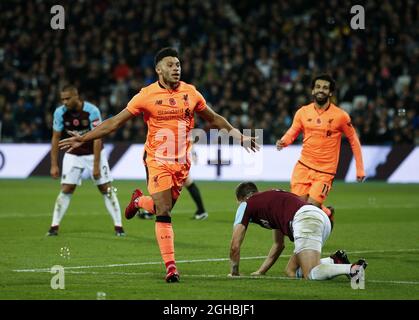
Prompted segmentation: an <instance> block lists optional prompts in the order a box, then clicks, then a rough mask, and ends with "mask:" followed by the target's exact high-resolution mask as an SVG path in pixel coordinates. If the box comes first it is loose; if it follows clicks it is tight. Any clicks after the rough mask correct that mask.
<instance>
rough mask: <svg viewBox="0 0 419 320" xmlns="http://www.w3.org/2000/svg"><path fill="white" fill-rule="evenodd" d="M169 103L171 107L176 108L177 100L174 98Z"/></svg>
mask: <svg viewBox="0 0 419 320" xmlns="http://www.w3.org/2000/svg"><path fill="white" fill-rule="evenodd" d="M169 103H170V105H171V106H175V105H176V100H175V99H173V98H170V99H169Z"/></svg>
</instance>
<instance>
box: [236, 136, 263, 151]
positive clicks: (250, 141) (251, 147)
mask: <svg viewBox="0 0 419 320" xmlns="http://www.w3.org/2000/svg"><path fill="white" fill-rule="evenodd" d="M257 138H258V137H250V136H244V135H242V136H241V141H240V144H241V146H242V147H243V148H245V149H246V151H247V152H249V153H250V151H253V152H256V151H259V150H260V145H258V144H257V143H256V139H257Z"/></svg>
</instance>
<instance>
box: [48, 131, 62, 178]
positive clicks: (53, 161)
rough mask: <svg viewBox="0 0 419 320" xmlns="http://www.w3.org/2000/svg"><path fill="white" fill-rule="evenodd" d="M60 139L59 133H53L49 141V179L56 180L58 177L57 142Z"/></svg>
mask: <svg viewBox="0 0 419 320" xmlns="http://www.w3.org/2000/svg"><path fill="white" fill-rule="evenodd" d="M60 138H61V131H55V130H54V131H53V132H52V139H51V153H50V155H51V169H50V174H51V177H52V178H54V179H57V178H58V177H59V176H60V168H59V166H58V142H59V141H60Z"/></svg>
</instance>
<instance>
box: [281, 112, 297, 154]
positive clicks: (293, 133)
mask: <svg viewBox="0 0 419 320" xmlns="http://www.w3.org/2000/svg"><path fill="white" fill-rule="evenodd" d="M300 110H301V109H300ZM300 110H298V111H297V112H296V114H295V116H294V119H293V121H292V125H291V127H290V128H289V129H288V130H287V132H286V133H285V134H284V135H283V136H282V138H280V139H278V140H277V141H276V149H277V150H278V151H280V150H282V149H283V148H285V147H286V146H288V145H290V144H291V143H293V142H294V140H295V139H296V138H297V137H298V135H299V134H300V132H302V131H303V124H302V121H301V112H302V111H300Z"/></svg>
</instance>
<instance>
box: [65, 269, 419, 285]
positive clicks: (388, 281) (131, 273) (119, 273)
mask: <svg viewBox="0 0 419 320" xmlns="http://www.w3.org/2000/svg"><path fill="white" fill-rule="evenodd" d="M66 273H71V274H98V275H123V276H150V275H152V276H161V275H162V274H161V273H153V272H94V271H68V272H66ZM181 276H182V277H187V278H215V279H227V278H229V277H228V276H227V275H219V274H181ZM229 279H234V280H235V279H237V280H239V279H252V280H258V279H268V280H291V281H292V280H301V279H297V278H289V277H281V276H244V275H242V276H239V277H233V278H229ZM365 281H366V282H371V283H384V284H406V285H419V281H399V280H370V279H365Z"/></svg>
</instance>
